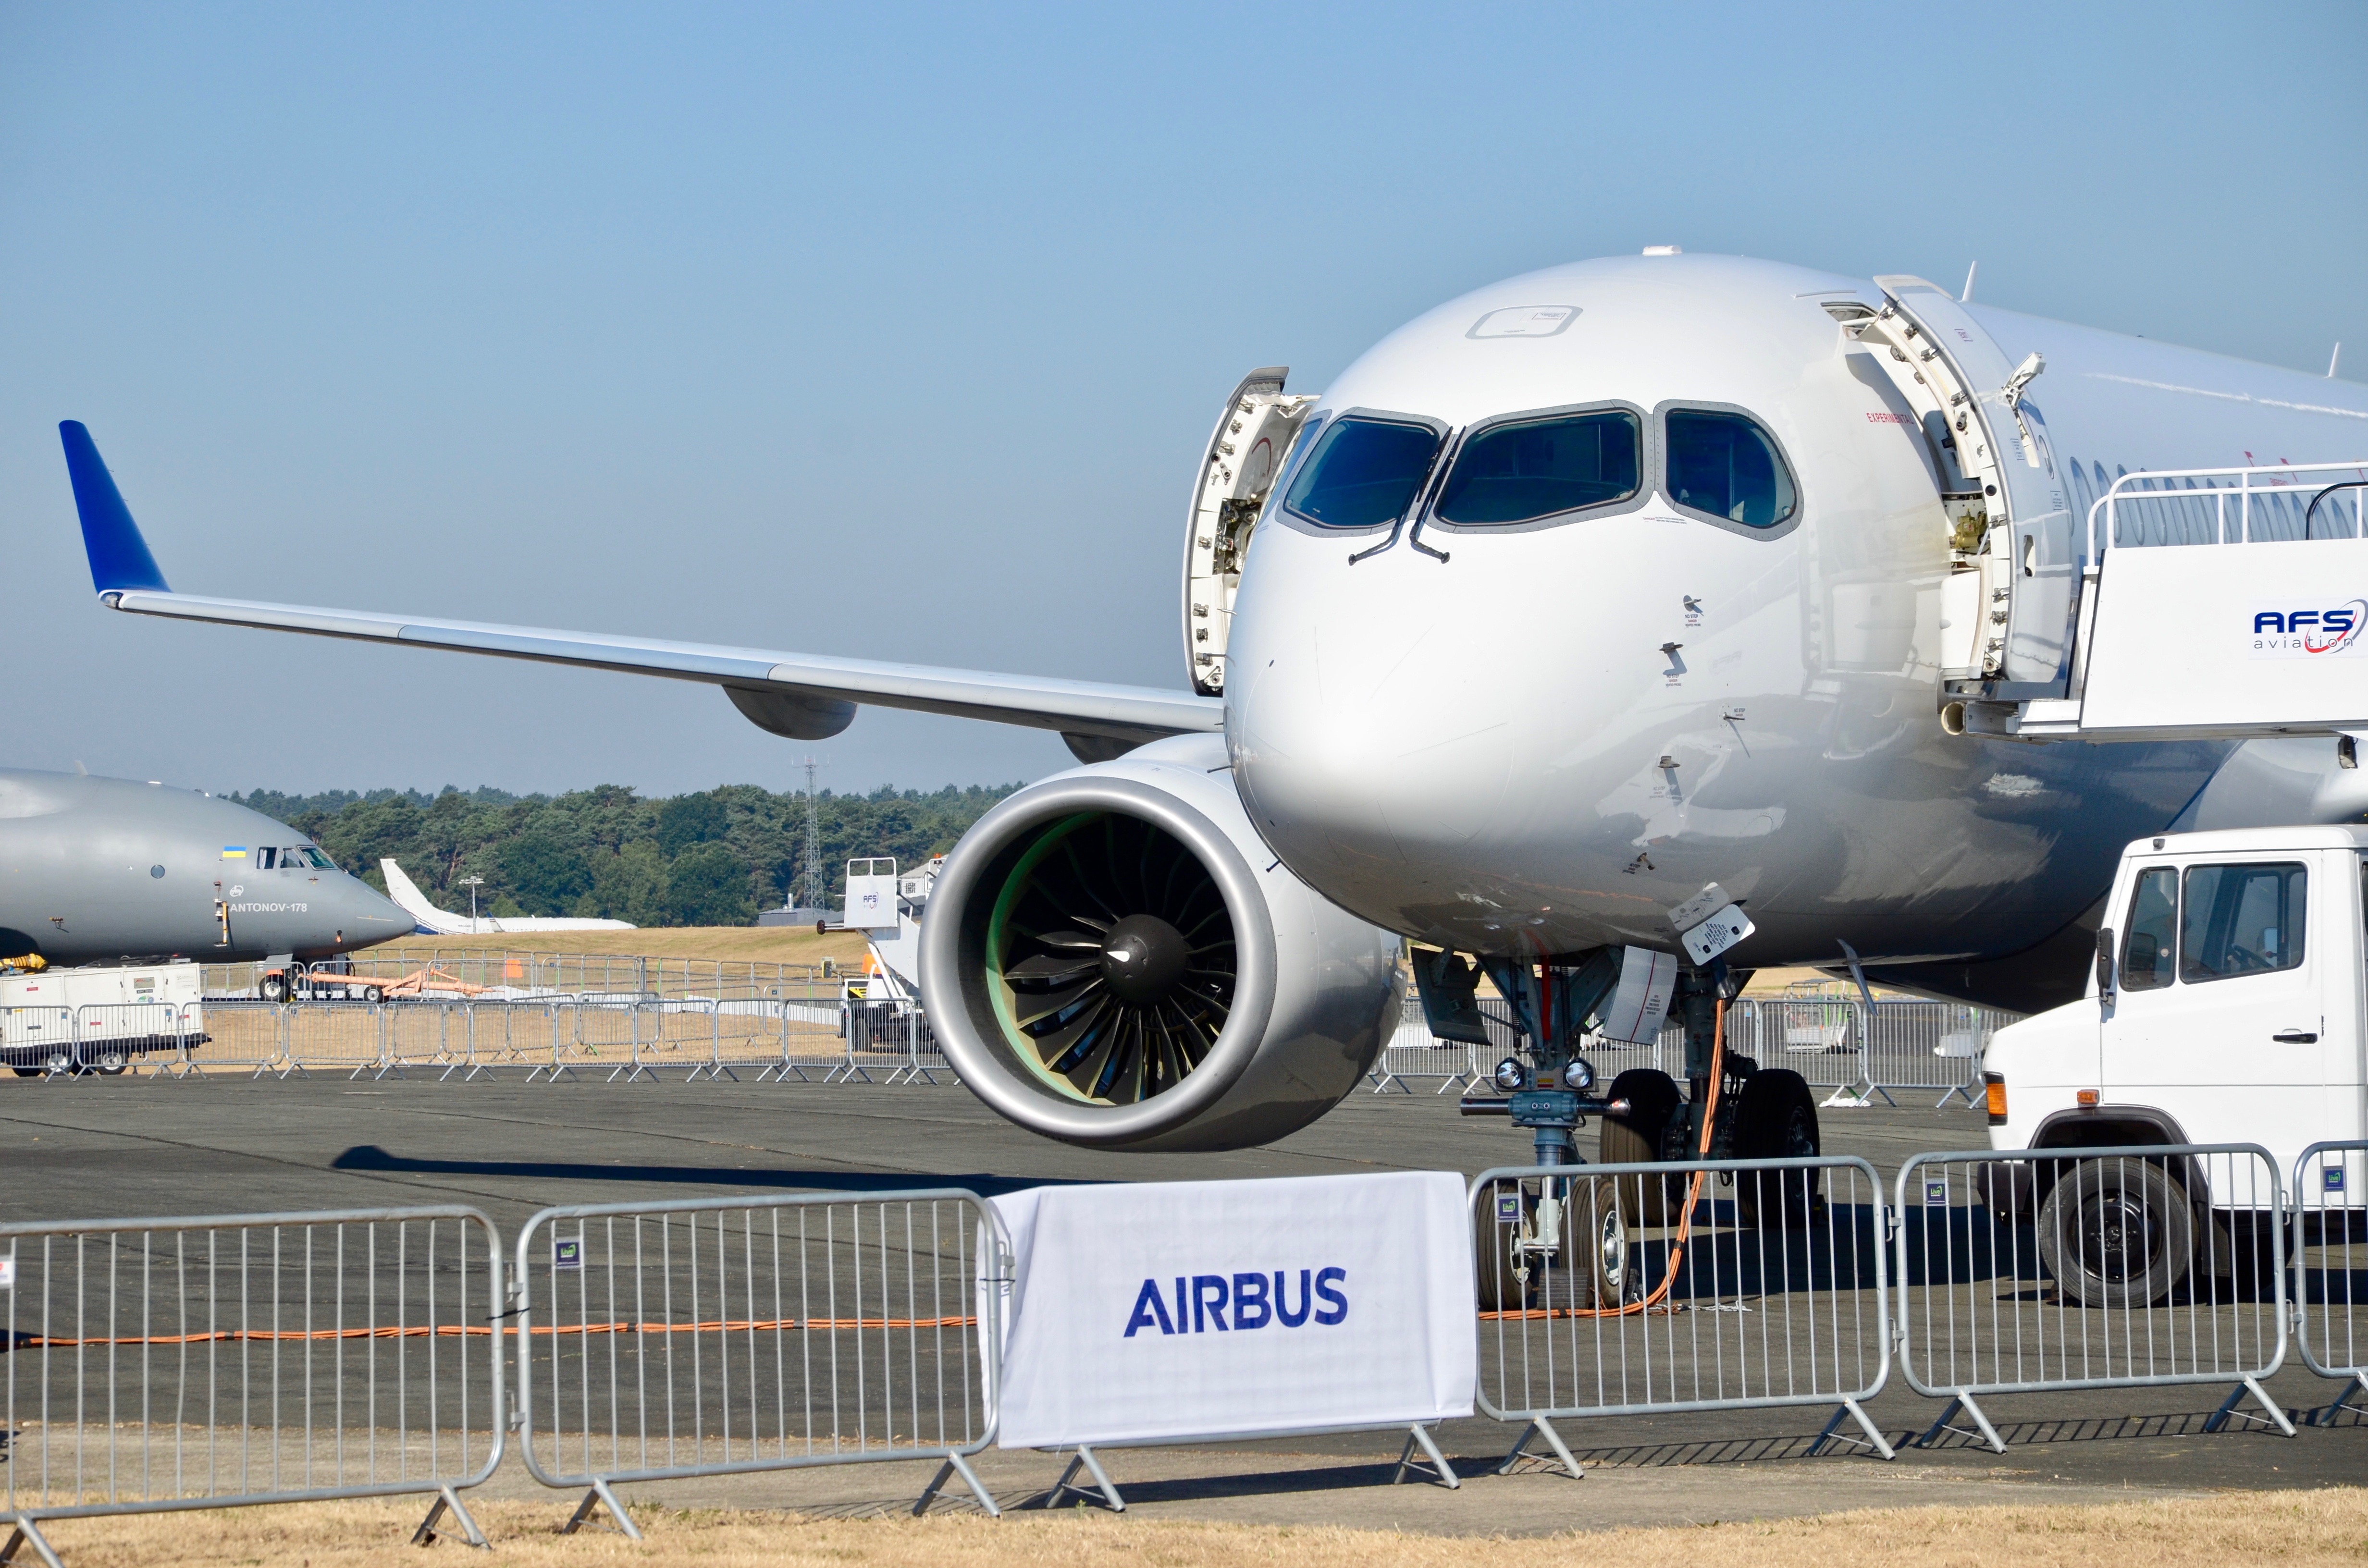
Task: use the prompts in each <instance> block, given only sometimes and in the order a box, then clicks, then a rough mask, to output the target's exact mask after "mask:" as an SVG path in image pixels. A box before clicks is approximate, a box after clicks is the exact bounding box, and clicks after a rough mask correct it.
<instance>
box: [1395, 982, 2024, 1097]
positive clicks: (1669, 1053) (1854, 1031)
mask: <svg viewBox="0 0 2368 1568" xmlns="http://www.w3.org/2000/svg"><path fill="white" fill-rule="evenodd" d="M1480 1016H1481V1018H1482V1020H1483V1022H1484V1025H1485V1027H1486V1029H1487V1033H1488V1043H1487V1044H1486V1045H1480V1044H1477V1043H1474V1044H1469V1045H1467V1044H1465V1043H1463V1042H1462V1041H1457V1040H1437V1039H1435V1038H1433V1037H1432V1035H1431V1033H1430V1028H1429V1024H1428V1023H1427V1022H1426V1021H1425V1019H1424V1017H1423V1012H1422V1002H1421V999H1420V998H1419V997H1417V996H1416V995H1415V994H1413V993H1412V992H1409V993H1408V994H1407V995H1406V1001H1405V1003H1404V1005H1403V1006H1401V1008H1400V1010H1399V1017H1398V1025H1397V1029H1396V1032H1395V1034H1394V1035H1393V1036H1392V1037H1391V1039H1390V1040H1389V1041H1388V1043H1387V1044H1386V1045H1384V1046H1383V1051H1382V1053H1381V1056H1380V1058H1379V1059H1378V1060H1377V1061H1376V1062H1375V1063H1374V1065H1373V1071H1372V1084H1373V1087H1374V1092H1375V1093H1377V1094H1380V1093H1385V1092H1387V1091H1388V1090H1390V1089H1393V1088H1395V1089H1398V1090H1400V1091H1401V1092H1404V1093H1408V1094H1411V1093H1412V1092H1413V1090H1412V1089H1411V1088H1410V1087H1409V1086H1408V1085H1409V1084H1410V1083H1411V1082H1412V1081H1413V1080H1417V1079H1432V1078H1436V1079H1440V1080H1441V1082H1440V1087H1439V1089H1438V1090H1437V1091H1436V1092H1438V1093H1441V1094H1443V1093H1445V1092H1446V1091H1447V1090H1448V1089H1449V1088H1451V1087H1453V1086H1455V1085H1458V1084H1463V1083H1474V1082H1479V1081H1482V1080H1485V1079H1486V1077H1487V1075H1488V1073H1489V1071H1490V1069H1492V1068H1493V1067H1495V1065H1496V1064H1497V1062H1499V1061H1501V1060H1502V1059H1503V1058H1505V1057H1507V1056H1525V1055H1526V1053H1527V1051H1528V1044H1529V1041H1528V1037H1527V1036H1526V1035H1524V1034H1523V1033H1522V1032H1521V1031H1520V1028H1519V1027H1518V1026H1517V1025H1516V1024H1515V1023H1514V1022H1513V1018H1512V1015H1511V1013H1510V1011H1509V1010H1508V1008H1507V1007H1506V1006H1505V1005H1504V1004H1503V1003H1501V1002H1494V1001H1491V1002H1484V1003H1482V1004H1481V1006H1480ZM2016 1017H2017V1015H2015V1014H2012V1013H2006V1012H2000V1011H1998V1010H1997V1009H1995V1008H1989V1007H1975V1006H1966V1005H1964V1004H1958V1003H1949V1002H1924V1001H1914V1000H1891V1001H1878V1002H1877V1003H1875V1004H1874V1006H1873V1010H1872V1011H1870V1010H1869V1009H1868V1007H1867V1005H1866V1003H1865V1002H1864V1001H1863V1000H1862V999H1861V998H1860V997H1857V996H1854V995H1839V994H1823V995H1816V996H1805V997H1804V996H1746V997H1741V998H1738V999H1737V1000H1736V1001H1734V1002H1732V1003H1729V1004H1728V1005H1727V1011H1726V1029H1727V1046H1728V1049H1729V1050H1731V1051H1736V1052H1738V1053H1740V1054H1742V1055H1746V1056H1749V1057H1751V1058H1752V1059H1753V1060H1754V1061H1756V1062H1759V1065H1761V1066H1762V1067H1783V1068H1789V1069H1790V1070H1792V1071H1793V1072H1795V1073H1798V1074H1801V1076H1802V1077H1803V1078H1804V1079H1805V1080H1806V1081H1807V1082H1808V1083H1809V1085H1811V1086H1812V1087H1815V1088H1820V1089H1827V1090H1830V1091H1832V1092H1833V1097H1832V1098H1831V1099H1829V1100H1828V1101H1827V1103H1828V1104H1831V1105H1851V1104H1858V1105H1863V1104H1867V1103H1869V1102H1870V1101H1872V1100H1873V1097H1874V1096H1882V1098H1883V1099H1884V1101H1885V1102H1886V1103H1890V1104H1896V1103H1897V1102H1896V1101H1895V1100H1893V1099H1892V1097H1891V1094H1890V1091H1891V1090H1894V1089H1921V1090H1931V1089H1938V1090H1940V1091H1941V1099H1940V1102H1939V1103H1940V1104H1941V1105H1946V1104H1947V1103H1948V1102H1949V1101H1950V1100H1951V1099H1952V1098H1955V1097H1957V1096H1964V1099H1965V1102H1966V1103H1967V1104H1968V1105H1972V1104H1975V1103H1976V1102H1977V1101H1978V1099H1979V1097H1980V1096H1979V1085H1980V1081H1981V1062H1982V1051H1984V1050H1985V1049H1986V1048H1987V1046H1988V1044H1989V1040H1990V1037H1991V1036H1992V1035H1994V1034H1996V1033H1997V1032H1998V1030H1999V1029H2001V1028H2005V1027H2006V1026H2007V1025H2009V1024H2010V1023H2013V1022H2014V1021H2015V1020H2016ZM1579 1049H1580V1051H1582V1052H1583V1053H1584V1054H1585V1055H1586V1056H1587V1058H1588V1060H1589V1061H1590V1062H1593V1063H1594V1064H1595V1067H1596V1071H1597V1075H1598V1076H1599V1077H1600V1079H1601V1080H1602V1081H1603V1082H1605V1083H1607V1084H1608V1083H1610V1082H1611V1080H1612V1079H1613V1078H1615V1077H1617V1076H1618V1075H1619V1074H1622V1073H1623V1072H1626V1071H1627V1070H1628V1069H1630V1068H1632V1067H1649V1068H1654V1069H1656V1070H1658V1071H1660V1072H1663V1073H1667V1074H1670V1075H1671V1076H1673V1077H1678V1076H1682V1075H1683V1074H1684V1070H1685V1069H1684V1063H1685V1031H1684V1030H1683V1029H1682V1028H1680V1027H1679V1026H1678V1025H1675V1024H1672V1025H1670V1026H1669V1027H1668V1028H1664V1029H1663V1030H1662V1031H1661V1035H1660V1038H1659V1039H1657V1040H1654V1041H1653V1042H1652V1043H1650V1044H1647V1045H1631V1044H1628V1043H1626V1042H1624V1041H1619V1040H1602V1039H1600V1038H1590V1039H1588V1040H1585V1041H1584V1042H1583V1043H1582V1044H1581V1045H1580V1047H1579Z"/></svg>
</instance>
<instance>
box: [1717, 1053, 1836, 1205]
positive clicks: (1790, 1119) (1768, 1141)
mask: <svg viewBox="0 0 2368 1568" xmlns="http://www.w3.org/2000/svg"><path fill="white" fill-rule="evenodd" d="M1818 1142H1819V1138H1818V1132H1817V1102H1816V1096H1812V1095H1811V1094H1810V1093H1809V1081H1808V1080H1807V1079H1806V1078H1804V1077H1802V1076H1801V1075H1800V1074H1798V1073H1795V1072H1793V1071H1792V1070H1791V1069H1790V1068H1785V1067H1768V1068H1763V1069H1761V1070H1760V1071H1759V1072H1757V1073H1754V1074H1752V1075H1751V1076H1750V1077H1748V1078H1746V1079H1745V1080H1744V1081H1743V1092H1742V1094H1741V1095H1739V1096H1737V1097H1736V1104H1735V1157H1736V1159H1738V1160H1780V1159H1790V1158H1794V1157H1797V1156H1803V1155H1812V1154H1816V1153H1819V1152H1820V1151H1819V1149H1818ZM1819 1174H1820V1173H1818V1172H1816V1171H1813V1170H1812V1171H1762V1172H1751V1171H1739V1172H1737V1173H1736V1178H1735V1211H1736V1218H1737V1219H1738V1220H1740V1221H1741V1222H1742V1224H1743V1226H1744V1228H1745V1229H1747V1230H1755V1231H1756V1230H1758V1229H1759V1225H1760V1221H1761V1220H1762V1218H1763V1217H1764V1218H1766V1219H1767V1220H1769V1221H1772V1222H1773V1223H1774V1225H1775V1227H1776V1228H1777V1229H1779V1230H1784V1231H1798V1230H1804V1229H1806V1228H1807V1226H1808V1224H1809V1221H1812V1220H1813V1219H1815V1218H1816V1214H1817V1211H1818V1210H1819V1209H1821V1208H1822V1207H1823V1206H1824V1203H1825V1199H1823V1198H1822V1197H1820V1196H1819V1194H1818V1191H1817V1186H1818V1180H1819Z"/></svg>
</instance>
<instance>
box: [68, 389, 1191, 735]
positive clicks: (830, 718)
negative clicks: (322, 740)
mask: <svg viewBox="0 0 2368 1568" xmlns="http://www.w3.org/2000/svg"><path fill="white" fill-rule="evenodd" d="M58 428H59V434H60V435H61V437H63V440H64V443H65V452H66V469H67V472H68V473H69V475H70V476H71V477H72V479H73V481H74V508H75V510H76V511H77V512H78V513H79V514H80V515H81V518H82V531H83V544H84V548H85V551H87V552H88V554H89V556H90V574H91V583H92V585H93V586H94V587H96V588H97V591H98V597H99V598H100V600H101V601H102V602H103V603H105V604H107V605H108V607H109V608H114V609H120V610H127V611H130V612H131V613H132V614H135V615H160V616H168V617H171V618H173V619H180V620H211V621H219V622H221V623H222V624H225V625H230V626H253V627H260V628H263V629H266V630H268V631H302V632H310V633H312V634H313V635H315V636H321V637H347V638H355V639H359V640H361V641H364V642H394V643H401V644H404V645H406V646H410V647H418V648H443V649H448V650H451V651H455V652H459V653H490V654H494V655H495V656H496V657H500V658H509V659H532V660H536V661H539V662H541V663H544V664H554V665H587V666H590V667H592V668H595V669H604V670H623V671H626V672H628V673H630V674H634V675H649V676H666V677H667V678H670V679H674V680H690V681H703V682H706V683H707V684H709V685H712V686H721V687H723V688H724V691H725V694H726V695H727V696H729V697H730V698H731V699H732V701H733V704H734V706H735V707H737V708H738V709H739V710H740V711H741V712H742V713H743V714H744V715H746V717H747V718H748V719H749V720H750V721H751V722H754V723H756V724H757V725H758V726H759V727H760V728H763V729H766V730H769V731H771V732H772V733H775V734H780V735H787V736H790V737H791V738H793V739H798V740H821V739H824V738H825V737H827V736H830V735H835V734H837V733H838V732H839V731H841V730H844V729H845V728H847V726H848V723H850V722H853V720H854V717H855V711H856V709H857V707H858V706H859V705H860V704H862V703H867V702H869V703H876V704H878V705H879V706H881V707H883V708H907V709H912V710H916V711H918V712H923V713H947V714H952V715H955V716H957V717H960V718H965V719H985V720H988V721H990V722H996V723H1004V724H1019V725H1026V726H1029V727H1031V728H1034V729H1040V730H1054V731H1058V732H1059V733H1061V736H1062V738H1063V739H1064V740H1065V741H1067V742H1068V743H1069V749H1070V750H1071V751H1072V752H1074V753H1076V755H1077V756H1079V757H1082V758H1084V759H1086V760H1088V761H1091V760H1096V759H1099V758H1101V757H1106V756H1116V755H1117V754H1118V753H1120V752H1122V751H1125V750H1127V749H1129V748H1131V747H1133V746H1137V745H1141V744H1144V742H1146V741H1154V740H1157V739H1159V738H1160V737H1162V736H1165V735H1177V734H1185V733H1192V732H1196V731H1213V730H1222V729H1223V728H1224V703H1223V702H1222V701H1221V700H1220V699H1215V698H1207V697H1200V696H1196V695H1193V694H1191V693H1190V692H1181V691H1162V690H1160V689H1158V688H1156V687H1139V686H1112V685H1105V684H1101V683H1098V682H1092V681H1073V680H1056V679H1052V678H1050V677H1046V676H1019V675H998V674H995V673H992V672H988V671H984V670H962V669H948V668H942V667H939V666H935V665H903V664H891V663H886V662H882V661H879V660H871V659H837V658H830V657H827V656H825V655H821V654H814V653H780V652H776V651H774V650H770V649H764V648H734V647H725V646H720V645H717V644H714V643H707V642H666V641H661V640H657V639H652V638H642V637H621V636H615V635H611V634H609V633H606V632H593V631H553V630H551V629H548V628H544V627H536V626H504V625H497V624H493V623H489V622H484V621H469V620H436V619H427V618H424V617H419V616H407V615H385V614H379V613H375V612H371V611H367V610H349V609H327V608H317V607H314V606H310V605H286V604H270V603H265V602H261V601H257V600H251V599H223V598H210V597H204V596H200V595H196V594H176V593H175V592H173V590H172V589H171V587H169V586H168V585H166V583H165V577H164V574H163V572H162V571H161V570H160V569H159V568H158V567H157V565H156V562H155V558H154V556H153V555H151V554H150V553H149V551H148V546H147V542H146V541H145V540H143V539H142V537H141V534H140V529H139V527H138V525H136V524H135V523H133V521H132V520H131V510H130V508H128V507H127V506H125V505H124V503H123V497H122V495H121V494H120V492H119V491H118V490H117V489H116V485H115V480H114V478H113V476H112V475H110V474H109V473H108V471H107V465H106V463H105V462H104V461H103V460H101V459H100V457H99V455H98V449H97V446H95V445H94V444H93V443H92V441H91V438H90V432H89V431H87V430H86V429H85V428H84V427H83V426H82V425H81V424H80V423H79V422H77V421H74V420H68V421H66V422H64V423H63V424H62V425H61V426H59V427H58Z"/></svg>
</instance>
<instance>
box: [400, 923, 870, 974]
mask: <svg viewBox="0 0 2368 1568" xmlns="http://www.w3.org/2000/svg"><path fill="white" fill-rule="evenodd" d="M438 948H442V949H444V950H445V951H447V952H456V951H462V950H466V951H471V952H476V951H485V952H512V953H608V954H613V955H618V956H621V957H626V958H652V959H655V958H668V959H723V960H729V961H733V962H743V961H746V960H750V959H754V960H757V961H758V962H760V963H813V964H818V963H820V962H822V960H825V959H837V960H838V961H839V962H840V963H841V964H849V963H851V964H852V965H853V966H854V967H855V968H856V969H859V970H860V969H861V968H862V967H863V952H864V948H863V935H862V933H861V932H859V931H833V932H832V933H831V934H830V935H828V936H826V937H817V936H815V935H814V927H813V926H644V927H643V928H642V929H640V930H638V931H551V932H544V933H541V934H534V935H529V934H525V933H520V934H516V935H511V934H506V933H488V934H486V935H485V936H483V937H404V938H403V939H402V940H401V941H396V942H384V943H381V944H380V945H379V946H377V947H375V948H371V949H367V952H368V956H370V957H371V958H381V957H400V956H403V955H406V954H417V955H419V956H420V957H422V958H425V957H426V956H427V954H428V953H429V952H431V951H433V950H434V949H438Z"/></svg>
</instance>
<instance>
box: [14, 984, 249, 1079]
mask: <svg viewBox="0 0 2368 1568" xmlns="http://www.w3.org/2000/svg"><path fill="white" fill-rule="evenodd" d="M203 974H204V971H203V970H202V969H201V968H200V966H199V965H198V964H195V963H190V962H176V963H163V964H126V965H120V966H108V967H93V968H88V969H42V970H33V971H24V972H6V973H0V1065H6V1066H7V1067H10V1068H13V1069H14V1070H15V1071H16V1073H17V1075H18V1076H19V1077H32V1076H35V1075H37V1074H43V1073H101V1074H108V1075H109V1076H112V1075H113V1074H118V1073H120V1072H122V1071H123V1070H124V1069H125V1068H126V1067H128V1066H130V1065H131V1058H133V1057H134V1056H140V1055H144V1054H146V1053H148V1052H151V1051H177V1050H179V1049H181V1048H182V1047H183V1046H188V1047H191V1048H194V1047H196V1046H199V1045H201V1044H203V1043H204V1042H205V1040H206V1039H207V1036H206V1035H205V1033H204V1032H203V1031H204V1027H205V1017H204V1011H203V1008H204V1004H203V1001H202V997H203V994H204V985H203Z"/></svg>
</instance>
